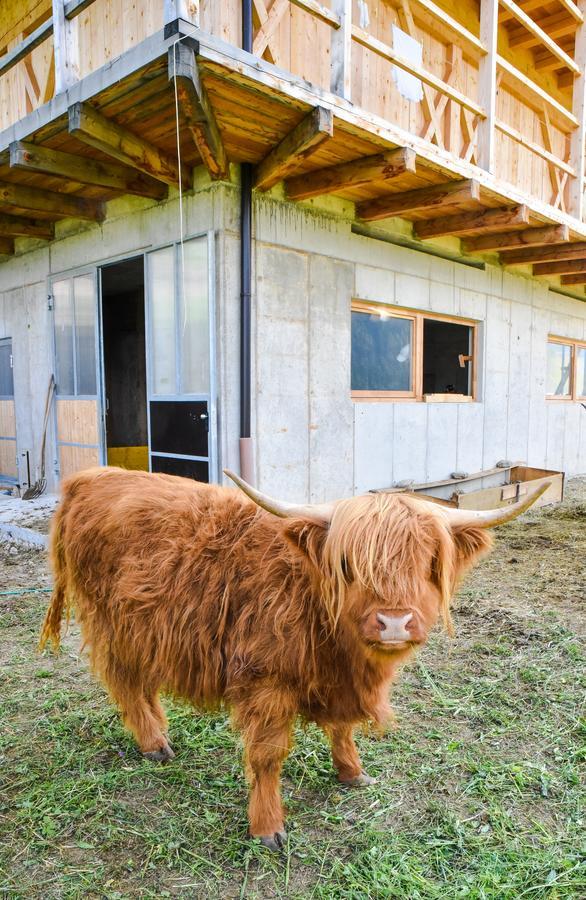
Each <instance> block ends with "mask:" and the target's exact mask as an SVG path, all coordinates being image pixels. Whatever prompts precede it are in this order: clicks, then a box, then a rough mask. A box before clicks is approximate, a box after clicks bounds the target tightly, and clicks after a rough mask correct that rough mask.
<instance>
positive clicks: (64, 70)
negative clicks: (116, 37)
mask: <svg viewBox="0 0 586 900" xmlns="http://www.w3.org/2000/svg"><path fill="white" fill-rule="evenodd" d="M77 26H78V23H77V22H76V21H75V20H74V19H72V20H70V19H68V18H66V16H65V0H53V55H54V57H55V93H56V94H60V93H61V92H62V91H66V90H67V89H68V88H70V87H72V85H74V84H75V83H76V81H79V72H80V69H79V43H78V40H77Z"/></svg>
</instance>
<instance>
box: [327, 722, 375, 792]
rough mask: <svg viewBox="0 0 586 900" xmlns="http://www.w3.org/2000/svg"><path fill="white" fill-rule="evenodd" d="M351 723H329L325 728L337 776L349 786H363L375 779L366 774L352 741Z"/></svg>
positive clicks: (372, 782) (373, 781)
mask: <svg viewBox="0 0 586 900" xmlns="http://www.w3.org/2000/svg"><path fill="white" fill-rule="evenodd" d="M352 731H353V728H352V726H351V725H331V726H330V727H329V728H327V729H326V734H327V735H328V737H329V739H330V743H331V747H332V759H333V760H334V766H335V767H336V770H337V772H338V778H339V780H340V781H341V782H342V783H343V784H347V785H348V786H349V787H363V786H365V785H368V784H374V783H375V779H374V778H371V776H370V775H367V774H366V772H365V771H364V769H363V768H362V762H361V761H360V757H359V755H358V750H357V749H356V744H355V743H354V737H353V735H352Z"/></svg>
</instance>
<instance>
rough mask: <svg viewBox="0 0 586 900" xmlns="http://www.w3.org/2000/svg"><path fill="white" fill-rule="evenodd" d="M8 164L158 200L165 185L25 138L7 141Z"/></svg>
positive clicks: (119, 166) (134, 171) (112, 165)
mask: <svg viewBox="0 0 586 900" xmlns="http://www.w3.org/2000/svg"><path fill="white" fill-rule="evenodd" d="M10 168H11V169H22V170H24V171H26V172H43V173H44V174H46V175H57V176H58V177H59V178H67V179H68V180H69V181H78V182H79V183H80V184H92V185H96V186H98V187H104V188H108V189H110V190H113V191H117V192H118V193H121V194H137V195H138V196H139V197H152V198H153V199H155V200H162V199H163V198H164V197H166V196H167V187H166V185H164V184H161V182H160V181H156V180H155V179H154V178H149V176H148V175H143V174H142V173H140V172H137V171H136V170H135V169H130V168H128V167H127V166H121V165H119V164H118V163H113V162H106V161H102V160H99V159H90V158H89V157H87V156H76V155H75V154H73V153H63V152H62V151H61V150H50V149H49V148H48V147H41V146H38V145H37V144H29V143H26V142H25V141H15V142H14V143H13V144H11V145H10Z"/></svg>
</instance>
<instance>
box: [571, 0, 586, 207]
mask: <svg viewBox="0 0 586 900" xmlns="http://www.w3.org/2000/svg"><path fill="white" fill-rule="evenodd" d="M578 9H579V11H580V14H581V15H584V14H585V13H586V0H579V7H578ZM574 57H575V59H576V62H577V63H578V65H579V66H580V68H581V70H582V74H581V76H580V78H576V79H575V80H574V85H573V89H572V112H573V114H574V116H575V117H576V119H577V120H578V123H579V125H578V128H576V129H575V130H574V132H573V133H572V135H571V137H570V163H571V164H572V167H573V168H574V170H575V177H574V178H572V179H571V180H570V184H569V193H568V212H570V213H571V214H572V215H573V216H574V217H575V218H576V219H579V220H580V221H582V219H583V218H584V188H585V183H584V155H585V154H586V24H584V22H581V23H580V24H579V25H578V27H577V30H576V46H575V50H574Z"/></svg>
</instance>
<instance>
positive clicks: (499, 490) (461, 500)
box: [383, 463, 564, 509]
mask: <svg viewBox="0 0 586 900" xmlns="http://www.w3.org/2000/svg"><path fill="white" fill-rule="evenodd" d="M547 481H550V482H551V485H550V487H549V488H548V489H547V491H545V493H544V494H542V496H541V497H540V498H539V500H538V501H537V503H536V504H535V506H547V505H549V504H552V503H560V502H561V501H562V500H563V496H564V473H563V472H556V471H554V470H552V469H540V468H535V467H533V466H526V465H524V464H523V463H512V464H510V465H500V466H495V468H493V469H485V470H484V471H482V472H475V473H473V474H471V475H465V476H464V477H461V478H447V479H445V480H444V481H434V482H427V483H423V484H409V485H407V484H405V486H397V487H393V488H383V492H385V493H395V492H405V491H410V492H414V493H416V494H420V495H421V496H422V497H425V499H427V500H434V501H437V502H439V503H445V504H448V505H450V506H455V507H457V508H458V509H496V508H497V507H499V506H510V505H511V504H512V503H515V502H516V501H517V500H520V499H522V498H523V497H524V496H525V494H527V493H528V492H529V491H532V490H534V489H535V488H537V487H539V486H540V485H542V484H545V482H547Z"/></svg>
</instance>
